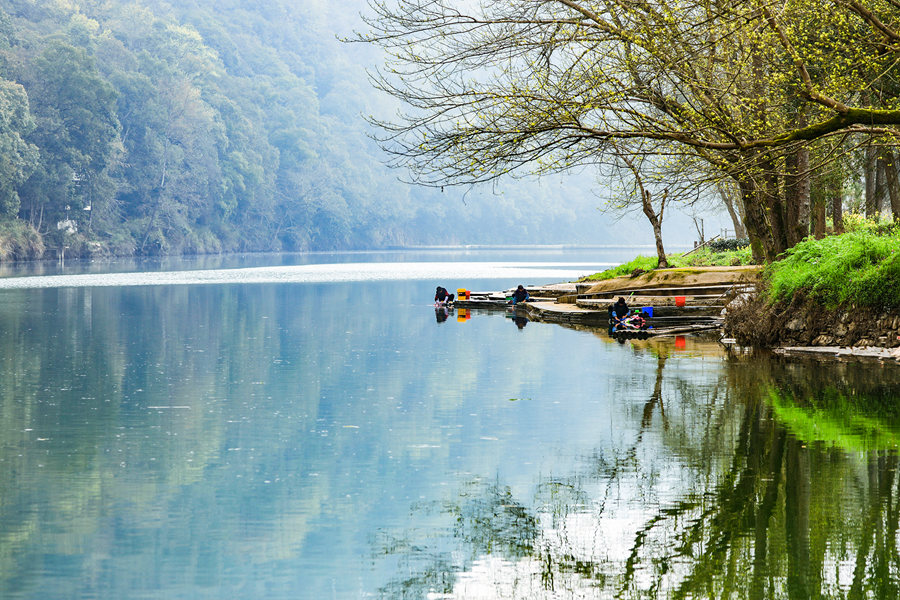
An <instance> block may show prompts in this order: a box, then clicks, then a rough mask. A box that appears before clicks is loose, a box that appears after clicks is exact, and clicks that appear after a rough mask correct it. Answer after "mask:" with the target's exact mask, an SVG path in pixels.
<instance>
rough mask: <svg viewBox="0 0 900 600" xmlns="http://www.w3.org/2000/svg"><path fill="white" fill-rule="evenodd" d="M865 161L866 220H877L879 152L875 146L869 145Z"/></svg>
mask: <svg viewBox="0 0 900 600" xmlns="http://www.w3.org/2000/svg"><path fill="white" fill-rule="evenodd" d="M865 152H866V154H865V161H864V162H863V171H864V174H865V179H866V199H865V200H866V218H867V219H874V218H875V171H876V169H875V161H876V157H877V150H876V149H875V147H874V146H872V145H868V146H866V150H865Z"/></svg>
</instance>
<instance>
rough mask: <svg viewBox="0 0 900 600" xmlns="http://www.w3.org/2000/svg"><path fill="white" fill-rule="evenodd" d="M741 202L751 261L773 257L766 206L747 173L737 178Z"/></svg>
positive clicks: (766, 259)
mask: <svg viewBox="0 0 900 600" xmlns="http://www.w3.org/2000/svg"><path fill="white" fill-rule="evenodd" d="M738 185H739V186H740V190H741V202H742V203H743V205H744V225H745V226H746V227H747V238H748V239H749V240H750V251H751V252H752V254H753V262H756V263H763V262H766V261H772V260H774V259H775V253H774V251H773V249H772V244H771V235H770V233H769V224H768V223H767V222H766V207H765V205H764V203H763V202H762V199H761V198H760V193H759V190H758V186H757V185H756V183H755V182H754V181H753V179H752V177H751V176H750V175H749V174H744V175H743V176H741V177H739V178H738Z"/></svg>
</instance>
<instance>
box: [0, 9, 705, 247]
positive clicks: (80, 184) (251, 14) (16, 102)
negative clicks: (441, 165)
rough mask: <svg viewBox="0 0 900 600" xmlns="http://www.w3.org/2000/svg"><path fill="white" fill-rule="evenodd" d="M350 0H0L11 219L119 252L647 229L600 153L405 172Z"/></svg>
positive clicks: (546, 238) (596, 240)
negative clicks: (452, 176)
mask: <svg viewBox="0 0 900 600" xmlns="http://www.w3.org/2000/svg"><path fill="white" fill-rule="evenodd" d="M340 4H341V5H340V6H335V5H334V3H328V2H325V1H320V2H303V3H294V2H287V1H281V0H272V1H268V2H260V3H257V4H252V3H248V2H238V1H236V0H224V1H223V0H216V1H213V0H194V1H183V2H178V3H167V2H162V1H157V0H146V1H144V2H140V3H137V2H130V1H127V0H122V1H104V0H72V1H65V2H64V1H32V0H7V1H5V2H3V3H2V4H0V119H2V123H3V127H2V128H0V145H2V148H3V161H2V163H0V225H2V226H3V228H4V229H3V230H4V231H19V232H22V231H23V222H24V223H27V224H29V225H30V227H24V230H27V231H26V237H27V236H28V235H34V234H33V230H36V231H37V232H39V233H40V236H41V240H38V241H36V242H35V243H36V244H37V243H38V242H40V241H42V242H43V243H44V244H45V245H46V246H47V247H54V246H58V245H62V244H66V245H68V246H70V247H72V248H74V251H76V252H79V251H80V252H81V253H88V252H98V253H115V254H168V253H182V252H219V251H237V250H240V251H268V250H323V249H355V248H370V247H384V246H400V245H433V244H455V243H592V244H607V243H609V244H613V243H648V242H650V241H651V240H652V235H651V232H650V229H649V226H648V225H647V224H646V223H645V222H644V221H643V219H642V218H639V217H638V216H633V217H629V218H628V219H625V220H622V221H620V222H614V221H613V219H612V218H611V217H610V216H609V215H604V214H603V213H601V212H600V211H599V210H598V208H599V207H600V206H602V205H603V202H604V200H603V199H602V197H601V196H602V194H600V193H599V192H600V190H598V184H597V182H596V179H595V178H594V177H593V176H592V175H591V174H590V173H583V174H581V175H579V176H577V177H570V178H562V177H559V176H557V177H555V178H545V179H543V180H540V181H537V180H529V181H513V180H510V181H509V182H502V183H501V184H498V185H497V186H495V187H493V188H475V189H472V190H464V189H457V188H454V189H452V190H451V189H445V190H440V189H431V188H422V187H414V186H410V185H407V184H405V183H403V182H402V181H401V179H402V178H403V176H404V175H405V174H404V173H402V172H398V171H392V170H390V169H388V168H387V167H385V166H384V164H383V163H384V160H385V156H384V155H383V154H382V152H381V150H380V149H379V148H378V147H377V145H376V144H375V143H374V142H373V141H372V140H371V139H370V137H369V136H368V135H367V133H368V127H369V126H368V124H367V123H366V121H365V119H364V118H363V116H364V115H366V114H373V113H375V114H385V113H386V112H387V111H392V110H394V108H393V107H392V106H391V104H390V103H389V102H388V100H387V99H386V98H382V97H378V96H377V95H376V93H375V92H374V91H373V89H372V88H371V86H370V85H369V83H368V81H367V79H366V75H365V71H366V69H367V68H371V67H374V66H376V65H377V63H378V62H379V56H378V54H377V51H376V49H375V48H372V47H368V46H365V45H360V44H344V43H341V42H339V41H338V40H337V37H336V36H337V35H347V34H349V33H351V32H352V30H353V28H354V27H359V26H360V23H359V21H358V11H359V10H364V9H365V4H364V3H362V2H357V3H356V4H358V6H356V7H351V8H348V6H347V5H346V4H345V3H340ZM60 224H63V229H59V227H60ZM32 228H33V230H32ZM29 232H32V233H29ZM680 236H681V237H680V239H678V241H687V240H689V239H692V232H690V231H685V228H684V227H681V228H680Z"/></svg>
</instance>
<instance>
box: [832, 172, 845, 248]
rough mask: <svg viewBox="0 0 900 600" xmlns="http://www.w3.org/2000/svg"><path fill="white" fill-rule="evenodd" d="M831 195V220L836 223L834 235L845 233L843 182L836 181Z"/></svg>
mask: <svg viewBox="0 0 900 600" xmlns="http://www.w3.org/2000/svg"><path fill="white" fill-rule="evenodd" d="M829 193H830V195H831V220H832V221H833V222H834V233H835V234H837V235H840V234H842V233H844V197H843V195H842V194H841V182H840V180H837V179H836V180H835V181H834V182H833V183H832V184H831V186H830V189H829Z"/></svg>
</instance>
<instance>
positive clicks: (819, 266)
mask: <svg viewBox="0 0 900 600" xmlns="http://www.w3.org/2000/svg"><path fill="white" fill-rule="evenodd" d="M766 277H767V279H768V281H769V284H770V287H769V297H770V300H772V301H773V302H777V301H784V300H790V299H791V298H794V297H797V296H804V297H806V298H808V299H809V300H812V301H815V302H819V303H822V304H824V305H825V306H827V307H829V308H836V307H838V306H857V307H861V308H872V309H881V308H888V307H896V306H898V305H900V230H898V229H895V228H892V229H891V230H890V231H889V232H887V233H878V232H877V231H874V230H872V229H869V228H863V229H858V230H856V231H851V232H849V233H845V234H843V235H836V236H829V237H826V238H824V239H821V240H816V239H812V238H808V239H806V240H804V241H802V242H800V243H799V244H797V245H796V246H794V247H793V248H791V249H790V250H788V251H787V252H785V254H784V257H783V258H782V260H780V261H777V262H775V263H773V264H772V265H771V266H770V267H769V268H768V269H767V270H766Z"/></svg>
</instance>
